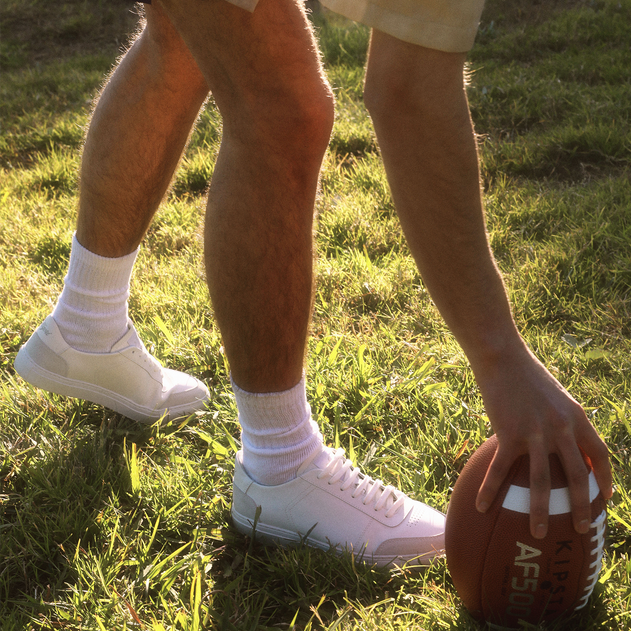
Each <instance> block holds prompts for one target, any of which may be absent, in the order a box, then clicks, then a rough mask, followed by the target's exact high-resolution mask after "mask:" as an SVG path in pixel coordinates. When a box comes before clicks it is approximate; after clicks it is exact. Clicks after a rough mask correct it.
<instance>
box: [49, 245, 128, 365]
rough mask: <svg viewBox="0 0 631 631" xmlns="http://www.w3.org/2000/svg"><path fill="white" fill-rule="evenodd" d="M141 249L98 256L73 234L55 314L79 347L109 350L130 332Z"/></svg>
mask: <svg viewBox="0 0 631 631" xmlns="http://www.w3.org/2000/svg"><path fill="white" fill-rule="evenodd" d="M137 255H138V249H136V250H135V251H134V252H132V253H131V254H128V255H126V256H121V257H118V258H107V257H104V256H99V255H98V254H94V253H93V252H90V251H89V250H87V249H86V248H84V247H83V246H82V245H81V244H80V243H79V241H78V240H77V237H76V235H74V236H73V237H72V250H71V252H70V264H69V265H68V273H67V274H66V277H65V278H64V288H63V291H62V292H61V295H60V296H59V300H58V302H57V305H56V306H55V309H54V310H53V314H52V315H53V318H54V319H55V322H56V323H57V325H58V326H59V329H60V331H61V334H62V336H63V338H64V339H65V340H66V342H67V343H68V344H69V345H70V346H71V347H73V348H74V349H76V350H79V351H83V352H90V353H107V352H109V351H110V349H111V348H112V346H114V344H116V342H118V340H120V338H121V337H123V335H125V333H126V332H127V327H128V313H127V299H128V298H129V284H130V280H131V274H132V271H133V267H134V263H135V261H136V256H137Z"/></svg>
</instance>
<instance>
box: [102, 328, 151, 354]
mask: <svg viewBox="0 0 631 631" xmlns="http://www.w3.org/2000/svg"><path fill="white" fill-rule="evenodd" d="M128 327H129V328H128V329H127V332H126V333H125V335H123V337H121V339H120V340H118V342H116V344H114V346H112V348H111V350H110V353H115V352H116V351H121V350H123V349H125V348H129V347H130V346H135V347H136V348H138V349H140V350H142V349H143V343H142V341H141V340H140V338H139V337H138V333H136V328H135V327H134V326H133V325H132V324H128Z"/></svg>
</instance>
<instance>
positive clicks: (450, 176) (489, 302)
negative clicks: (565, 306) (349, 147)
mask: <svg viewBox="0 0 631 631" xmlns="http://www.w3.org/2000/svg"><path fill="white" fill-rule="evenodd" d="M454 92H455V94H456V96H457V97H458V100H455V99H454V98H453V94H452V97H451V98H449V99H446V100H445V101H444V102H438V103H435V104H432V103H429V104H428V103H425V104H424V105H423V106H420V105H419V107H418V109H417V110H415V111H412V112H410V113H409V114H406V115H404V116H397V117H392V118H391V119H390V120H389V121H387V122H382V123H381V125H387V126H388V129H387V130H383V129H379V127H378V129H377V132H378V136H379V138H380V145H381V151H382V155H383V159H384V163H385V165H386V169H387V172H388V176H389V180H390V185H391V188H392V194H393V197H394V201H395V205H396V207H397V211H398V214H399V217H400V220H401V224H402V227H403V230H404V232H405V235H406V238H407V241H408V244H409V246H410V249H411V251H412V254H413V256H414V258H415V260H416V262H417V265H418V267H419V270H420V272H421V274H422V276H423V279H424V282H425V284H426V286H427V288H428V290H429V292H430V294H431V296H432V298H433V300H434V302H435V304H436V306H437V307H438V309H439V310H440V312H441V314H442V315H443V317H444V318H445V321H446V322H447V324H448V326H449V327H450V329H451V330H452V332H453V333H454V335H455V336H456V338H457V339H458V341H459V343H460V344H461V345H462V347H463V349H464V350H465V352H466V354H467V356H468V357H469V359H470V361H471V363H472V365H473V367H474V371H476V370H478V367H479V369H480V370H481V369H482V368H483V367H484V365H486V364H487V363H489V362H493V361H494V358H495V357H497V356H498V355H502V354H504V353H505V352H508V351H509V350H512V351H514V350H516V349H517V348H518V347H520V346H521V345H522V342H521V338H520V337H519V335H518V333H517V330H516V328H515V325H514V321H513V318H512V315H511V311H510V307H509V303H508V299H507V296H506V291H505V289H504V285H503V282H502V278H501V276H500V274H499V271H498V269H497V267H496V265H495V262H494V259H493V256H492V254H491V250H490V247H489V243H488V238H487V234H486V229H485V222H484V217H483V209H482V200H481V192H480V182H479V171H478V157H477V149H476V144H475V138H474V134H473V129H472V125H471V121H470V117H469V112H468V106H467V102H466V98H465V95H464V92H463V91H462V88H460V90H459V91H458V90H456V89H454ZM432 110H434V111H433V112H432ZM378 125H379V123H378Z"/></svg>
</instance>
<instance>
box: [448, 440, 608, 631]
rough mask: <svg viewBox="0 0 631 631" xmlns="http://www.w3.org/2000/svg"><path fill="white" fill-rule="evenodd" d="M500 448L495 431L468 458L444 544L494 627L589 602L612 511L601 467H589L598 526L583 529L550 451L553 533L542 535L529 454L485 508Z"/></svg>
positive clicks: (474, 604)
mask: <svg viewBox="0 0 631 631" xmlns="http://www.w3.org/2000/svg"><path fill="white" fill-rule="evenodd" d="M496 449H497V438H496V437H495V436H492V437H491V438H490V439H489V440H487V441H486V442H485V443H484V444H483V445H482V446H481V447H480V448H479V449H478V450H477V451H476V452H475V453H474V454H473V456H472V457H471V458H470V460H469V462H468V463H467V464H466V465H465V467H464V469H463V470H462V473H461V474H460V476H459V478H458V481H457V482H456V485H455V487H454V490H453V493H452V496H451V500H450V503H449V509H448V512H447V526H446V531H445V548H446V554H447V564H448V567H449V571H450V573H451V577H452V579H453V582H454V585H455V586H456V589H457V591H458V593H459V595H460V597H461V598H462V601H463V603H464V605H465V606H466V608H467V609H468V610H469V612H470V613H471V614H472V615H473V616H474V617H475V618H477V619H478V620H484V621H486V622H487V623H489V624H490V625H491V626H492V627H493V628H497V629H516V628H522V627H521V626H520V620H523V621H526V622H528V623H531V624H538V623H541V622H549V621H552V620H554V619H557V618H559V617H562V616H565V615H569V614H570V613H572V612H573V611H576V610H578V609H581V608H582V607H584V606H585V605H586V604H587V601H588V599H589V597H590V595H591V593H592V591H593V590H594V586H595V585H596V582H597V580H598V574H599V572H600V568H601V563H602V556H603V549H604V537H605V525H606V521H607V511H606V502H605V500H604V498H603V496H602V494H601V493H600V491H599V489H598V485H597V483H596V478H595V476H594V473H593V471H591V470H590V474H589V489H590V501H591V510H592V512H591V519H592V523H591V528H590V530H589V531H588V532H587V534H584V535H580V534H578V533H577V532H576V531H575V530H574V527H573V524H572V515H571V512H570V498H569V491H568V488H567V483H566V480H565V475H564V473H563V468H562V466H561V462H560V460H559V458H558V456H556V455H555V454H551V455H550V474H551V479H552V491H551V494H550V518H549V526H548V534H547V536H546V537H545V538H544V539H535V538H534V537H533V536H532V535H531V534H530V525H529V511H530V489H529V459H528V457H527V456H522V457H521V458H519V459H518V460H517V461H516V462H515V464H514V465H513V467H512V469H511V471H510V473H509V475H508V476H507V478H506V480H505V481H504V483H503V485H502V487H501V488H500V491H499V493H498V495H497V497H496V498H495V501H494V502H493V504H492V505H491V507H490V508H489V510H488V511H487V512H486V513H484V514H482V513H479V512H478V511H477V510H476V508H475V500H476V496H477V493H478V489H479V488H480V485H481V484H482V481H483V479H484V476H485V475H486V471H487V469H488V467H489V464H490V463H491V460H492V459H493V456H494V454H495V450H496ZM588 465H589V463H588Z"/></svg>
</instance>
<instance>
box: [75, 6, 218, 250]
mask: <svg viewBox="0 0 631 631" xmlns="http://www.w3.org/2000/svg"><path fill="white" fill-rule="evenodd" d="M146 18H147V24H146V26H145V28H144V30H143V32H142V34H141V35H140V36H139V37H138V39H137V40H136V41H135V42H134V44H133V46H132V47H131V48H130V50H129V51H128V52H127V54H126V55H125V56H124V58H123V59H122V61H121V62H120V64H119V65H118V67H117V68H116V70H115V71H114V73H113V74H112V76H111V77H110V80H109V81H108V83H107V85H106V87H105V89H104V90H103V93H102V94H101V96H100V99H99V101H98V104H97V106H96V109H95V111H94V114H93V117H92V120H91V123H90V128H89V131H88V135H87V138H86V142H85V148H84V152H83V161H82V166H81V184H80V201H79V217H78V222H77V238H78V240H79V242H80V243H81V245H83V246H84V247H85V248H87V249H88V250H90V251H91V252H93V253H95V254H99V255H101V256H105V257H110V258H113V257H120V256H124V255H126V254H129V253H130V252H132V251H133V250H135V249H136V247H137V246H138V244H139V243H140V241H141V240H142V238H143V236H144V234H145V232H146V230H147V228H148V226H149V223H150V222H151V219H152V217H153V215H154V213H155V212H156V210H157V208H158V206H159V204H160V201H161V200H162V198H163V196H164V194H165V192H166V190H167V188H168V186H169V184H170V182H171V178H172V176H173V172H174V171H175V168H176V166H177V164H178V161H179V159H180V156H181V154H182V151H183V149H184V146H185V144H186V141H187V139H188V136H189V134H190V131H191V128H192V126H193V124H194V122H195V119H196V117H197V114H198V112H199V109H200V107H201V105H202V103H203V102H204V99H205V98H206V96H207V94H208V86H207V84H206V82H205V80H204V78H203V76H202V74H201V72H200V71H199V69H198V67H197V64H196V63H195V61H194V60H193V58H192V57H191V55H190V53H189V52H188V49H187V48H186V46H185V44H184V42H183V41H182V39H181V38H180V36H179V35H178V34H177V31H176V30H175V29H174V28H173V26H172V25H171V23H170V22H169V20H168V18H167V17H166V16H165V14H164V12H163V11H162V10H161V9H160V8H159V7H156V6H152V5H148V6H147V8H146Z"/></svg>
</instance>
